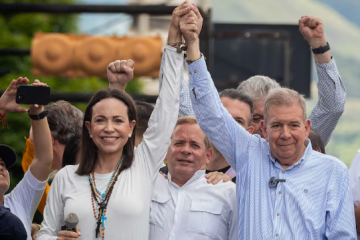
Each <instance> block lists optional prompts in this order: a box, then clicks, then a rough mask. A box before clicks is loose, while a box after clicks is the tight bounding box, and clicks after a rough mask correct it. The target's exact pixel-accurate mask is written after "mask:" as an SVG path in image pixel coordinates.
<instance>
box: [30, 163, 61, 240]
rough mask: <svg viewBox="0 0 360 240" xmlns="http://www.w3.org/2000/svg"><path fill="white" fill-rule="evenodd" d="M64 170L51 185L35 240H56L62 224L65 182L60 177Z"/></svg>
mask: <svg viewBox="0 0 360 240" xmlns="http://www.w3.org/2000/svg"><path fill="white" fill-rule="evenodd" d="M64 171H65V169H63V170H60V171H59V172H58V173H57V174H56V176H55V178H54V181H53V182H52V184H51V188H50V191H49V194H48V198H47V203H46V206H45V209H44V214H43V217H44V220H43V222H42V223H41V228H40V231H39V233H38V235H37V238H36V239H37V240H56V239H57V236H58V234H59V232H60V229H61V226H62V225H65V222H64V207H65V206H64V202H63V197H62V193H63V192H64V189H63V188H64V187H65V182H64V177H63V176H62V175H63V173H65V172H64Z"/></svg>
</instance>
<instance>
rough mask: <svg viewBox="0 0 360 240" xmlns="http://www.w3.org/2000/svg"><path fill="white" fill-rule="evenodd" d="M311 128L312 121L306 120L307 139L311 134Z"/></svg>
mask: <svg viewBox="0 0 360 240" xmlns="http://www.w3.org/2000/svg"><path fill="white" fill-rule="evenodd" d="M310 128H311V121H310V119H306V120H305V131H306V132H305V134H306V135H305V136H306V138H308V137H309V134H310Z"/></svg>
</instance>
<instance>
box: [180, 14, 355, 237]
mask: <svg viewBox="0 0 360 240" xmlns="http://www.w3.org/2000/svg"><path fill="white" fill-rule="evenodd" d="M198 18H200V17H199V16H198V17H197V18H194V17H193V18H191V19H188V20H187V24H196V21H198V20H197V19H198ZM300 22H301V24H303V25H305V26H302V27H307V28H308V30H309V31H310V33H311V34H313V33H314V32H312V31H315V32H316V31H318V29H317V28H316V26H319V25H320V23H321V20H320V19H315V18H307V19H306V18H302V19H301V20H300ZM185 26H186V24H185ZM180 29H181V32H182V34H183V37H184V39H185V41H186V42H187V43H189V44H188V46H187V47H188V48H187V51H186V54H187V59H186V65H187V69H188V72H189V78H190V81H189V92H190V96H191V102H192V106H193V110H194V112H195V116H196V120H197V122H198V123H199V125H200V127H201V129H202V130H203V131H204V133H205V134H206V136H208V137H209V139H210V140H211V141H212V142H213V144H214V146H215V147H216V148H217V149H218V150H219V151H220V152H221V154H222V155H223V156H224V157H225V158H226V159H227V160H228V161H229V163H230V165H231V166H232V168H233V169H234V170H235V171H236V177H237V184H236V187H237V203H238V216H239V235H238V237H239V239H270V238H271V239H277V238H279V239H334V240H335V239H355V238H356V230H355V219H354V207H353V204H352V195H351V190H350V184H349V173H348V170H347V167H346V166H345V164H344V163H343V162H341V161H340V160H339V159H336V158H335V157H332V156H328V155H325V154H321V153H318V152H316V151H314V150H313V149H312V146H311V142H310V141H308V135H309V131H310V126H311V121H310V120H309V119H307V117H306V105H305V99H304V98H303V96H301V95H300V94H299V93H297V92H295V91H293V90H290V89H287V88H278V89H272V90H271V91H270V93H269V94H268V96H267V98H266V100H265V105H264V121H261V129H262V133H263V136H264V138H265V139H262V138H261V137H260V136H259V135H257V134H255V135H252V134H250V133H249V132H247V131H246V130H245V129H244V128H243V127H242V126H239V124H238V123H237V122H236V121H235V120H234V119H233V118H232V116H231V115H230V114H229V112H228V111H227V110H226V109H225V108H224V107H223V106H222V104H221V101H220V98H219V94H218V92H217V90H216V88H215V85H214V82H213V81H212V79H211V75H210V73H209V72H208V71H207V67H206V63H205V59H204V56H203V55H202V53H201V52H200V49H199V44H198V43H199V42H198V41H199V38H198V35H197V34H196V33H195V32H194V31H191V30H189V29H188V28H186V27H183V26H182V25H180ZM320 44H322V43H320ZM304 143H305V144H304ZM314 176H316V177H314ZM319 179H321V181H319ZM339 179H341V181H339Z"/></svg>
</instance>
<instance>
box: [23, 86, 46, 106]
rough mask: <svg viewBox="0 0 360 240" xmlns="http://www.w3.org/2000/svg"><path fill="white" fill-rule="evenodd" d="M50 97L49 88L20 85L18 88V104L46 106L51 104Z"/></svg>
mask: <svg viewBox="0 0 360 240" xmlns="http://www.w3.org/2000/svg"><path fill="white" fill-rule="evenodd" d="M49 97H50V87H49V86H45V87H41V86H33V85H20V86H18V88H17V93H16V103H18V104H31V105H33V104H39V105H46V104H48V103H49Z"/></svg>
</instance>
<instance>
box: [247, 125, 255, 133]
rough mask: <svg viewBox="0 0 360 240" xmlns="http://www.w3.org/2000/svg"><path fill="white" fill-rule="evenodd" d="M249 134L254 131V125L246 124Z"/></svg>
mask: <svg viewBox="0 0 360 240" xmlns="http://www.w3.org/2000/svg"><path fill="white" fill-rule="evenodd" d="M246 130H247V131H248V132H249V133H250V134H253V132H254V127H253V126H248V128H247V129H246Z"/></svg>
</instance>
